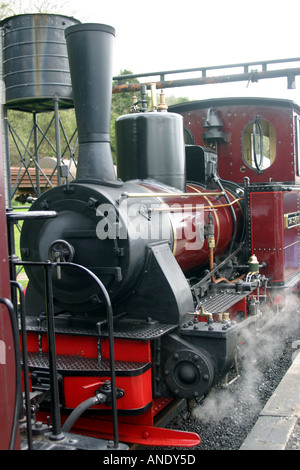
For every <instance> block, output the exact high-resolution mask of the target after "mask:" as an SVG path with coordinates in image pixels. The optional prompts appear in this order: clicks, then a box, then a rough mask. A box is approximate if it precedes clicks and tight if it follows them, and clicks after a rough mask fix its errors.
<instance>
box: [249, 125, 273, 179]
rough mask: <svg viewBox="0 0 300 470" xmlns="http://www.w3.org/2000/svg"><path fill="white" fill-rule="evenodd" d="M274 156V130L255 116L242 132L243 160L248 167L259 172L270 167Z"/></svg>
mask: <svg viewBox="0 0 300 470" xmlns="http://www.w3.org/2000/svg"><path fill="white" fill-rule="evenodd" d="M275 156H276V135H275V129H274V127H273V125H272V124H271V123H270V122H269V121H266V120H265V119H262V118H261V117H260V116H256V117H255V119H254V120H253V121H251V122H249V123H248V124H247V125H246V127H245V129H244V132H243V159H244V161H245V163H246V164H247V165H248V166H250V167H251V168H253V169H255V170H257V171H259V172H260V171H263V170H265V169H266V168H269V166H271V165H272V163H273V162H274V160H275Z"/></svg>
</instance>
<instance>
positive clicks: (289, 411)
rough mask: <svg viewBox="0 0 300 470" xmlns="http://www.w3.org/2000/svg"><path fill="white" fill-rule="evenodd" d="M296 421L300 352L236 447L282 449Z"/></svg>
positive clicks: (299, 417)
mask: <svg viewBox="0 0 300 470" xmlns="http://www.w3.org/2000/svg"><path fill="white" fill-rule="evenodd" d="M299 421H300V352H299V353H298V354H297V355H296V357H295V359H294V361H293V363H292V365H291V366H290V368H289V369H288V371H287V373H286V374H285V376H284V377H283V379H282V381H281V382H280V384H279V385H278V387H277V388H276V390H275V392H274V393H273V395H272V396H271V398H270V399H269V401H268V402H267V404H266V405H265V407H264V408H263V410H262V411H261V413H260V415H259V418H258V420H257V422H256V424H255V425H254V427H253V428H252V430H251V432H250V434H249V435H248V437H247V439H246V440H245V442H244V443H243V445H242V446H241V447H240V450H285V449H286V447H287V444H288V442H289V439H290V437H291V436H292V433H293V431H294V429H296V427H297V428H299V426H298V423H299ZM296 439H297V436H296ZM294 448H295V446H294ZM299 450H300V435H299Z"/></svg>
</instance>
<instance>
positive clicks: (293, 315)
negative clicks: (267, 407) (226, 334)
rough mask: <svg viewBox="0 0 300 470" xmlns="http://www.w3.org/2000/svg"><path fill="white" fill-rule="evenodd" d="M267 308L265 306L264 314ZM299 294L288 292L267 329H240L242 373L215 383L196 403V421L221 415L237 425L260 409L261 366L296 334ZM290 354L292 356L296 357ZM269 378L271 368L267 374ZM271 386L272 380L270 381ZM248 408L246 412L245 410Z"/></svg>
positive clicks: (216, 419)
mask: <svg viewBox="0 0 300 470" xmlns="http://www.w3.org/2000/svg"><path fill="white" fill-rule="evenodd" d="M266 313H270V314H271V311H270V312H266V311H265V310H264V315H265V314H266ZM299 313H300V305H299V298H298V297H296V296H294V295H291V296H290V297H289V299H288V303H287V305H286V307H285V308H284V309H282V311H280V312H279V314H278V315H277V316H276V320H275V322H274V325H273V326H272V328H271V329H270V330H266V331H265V332H264V333H263V334H260V335H257V334H255V332H254V331H253V332H251V331H247V332H244V333H243V338H244V342H243V345H242V346H241V349H240V353H241V354H240V357H239V372H240V375H241V377H240V378H239V379H238V380H237V381H236V382H235V383H234V384H232V385H230V386H229V387H226V388H224V386H223V387H222V386H217V387H215V388H214V389H213V390H212V391H211V392H210V393H209V395H208V396H207V397H206V398H205V400H204V401H203V403H201V404H200V405H199V406H197V407H195V408H194V410H193V413H192V415H193V417H194V418H196V419H198V420H199V423H203V424H205V425H207V424H208V423H211V424H212V423H214V424H216V423H218V422H220V421H221V420H223V419H224V418H228V417H229V418H230V419H232V420H234V422H235V423H236V424H237V425H243V424H244V425H245V424H246V422H245V421H246V420H247V419H251V420H252V419H253V415H254V414H255V413H256V412H257V413H259V412H260V410H261V408H262V405H264V404H262V403H261V400H262V399H261V393H260V392H261V390H262V389H263V388H266V386H268V384H266V383H264V381H266V379H264V376H265V374H264V368H266V367H269V364H270V363H273V364H274V363H276V361H278V359H279V358H280V355H281V354H282V353H283V350H284V348H285V340H286V339H287V338H288V337H290V336H291V335H292V334H294V335H295V331H298V338H299V339H300V335H299ZM298 344H300V341H294V343H293V344H292V348H293V347H294V348H297V347H298ZM295 354H296V353H294V354H293V356H292V360H293V359H294V358H295ZM268 379H269V380H270V381H272V370H271V368H270V377H269V378H268ZM270 386H272V384H270ZM248 410H249V413H247V411H248Z"/></svg>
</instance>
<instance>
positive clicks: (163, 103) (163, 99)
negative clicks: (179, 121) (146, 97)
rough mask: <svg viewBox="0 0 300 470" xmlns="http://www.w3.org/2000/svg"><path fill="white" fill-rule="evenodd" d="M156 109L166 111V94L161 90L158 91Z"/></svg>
mask: <svg viewBox="0 0 300 470" xmlns="http://www.w3.org/2000/svg"><path fill="white" fill-rule="evenodd" d="M157 111H160V112H161V113H166V112H167V111H168V105H167V104H166V96H165V93H164V91H163V90H161V91H160V95H159V105H158V106H157Z"/></svg>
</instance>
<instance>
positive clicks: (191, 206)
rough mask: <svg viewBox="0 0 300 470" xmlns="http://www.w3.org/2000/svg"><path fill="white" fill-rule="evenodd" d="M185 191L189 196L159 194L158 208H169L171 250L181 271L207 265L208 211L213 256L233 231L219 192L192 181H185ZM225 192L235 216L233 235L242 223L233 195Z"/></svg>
mask: <svg viewBox="0 0 300 470" xmlns="http://www.w3.org/2000/svg"><path fill="white" fill-rule="evenodd" d="M142 186H144V187H146V188H147V189H149V190H150V191H152V192H160V191H161V189H159V188H158V187H155V186H154V185H152V184H150V183H147V184H146V183H143V184H142ZM187 193H190V194H191V195H190V196H189V195H187V196H180V195H177V194H174V193H173V194H172V193H170V197H164V196H162V197H159V200H160V201H161V202H162V203H163V207H162V208H161V209H160V210H166V211H169V214H170V218H171V223H172V226H173V235H174V238H173V247H172V251H173V254H174V256H175V258H176V260H177V262H178V264H179V266H180V267H181V269H182V270H183V271H184V272H187V271H190V270H191V269H194V268H197V267H199V266H204V265H206V264H208V261H209V248H208V245H207V240H206V239H204V234H203V224H204V225H205V224H206V223H207V217H208V214H209V213H210V214H211V215H212V217H213V221H214V237H215V248H214V255H215V256H218V255H221V254H223V253H224V252H225V251H226V249H227V248H228V246H229V245H230V243H231V240H232V237H233V230H234V222H233V217H232V212H231V207H230V205H229V204H228V202H227V201H226V199H225V197H224V196H223V195H222V193H221V191H219V190H214V191H211V190H207V189H204V188H202V187H201V186H198V185H196V184H188V185H187ZM226 194H227V196H228V198H229V201H230V204H231V206H232V208H233V210H234V213H235V216H236V220H237V231H236V236H238V234H239V229H240V228H241V226H242V223H243V221H242V212H243V211H242V207H241V205H240V202H239V200H238V199H236V198H235V196H234V195H232V194H231V193H230V192H229V191H227V190H226ZM201 227H202V228H201ZM201 229H202V232H201ZM199 230H200V232H199ZM196 233H197V237H196Z"/></svg>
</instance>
